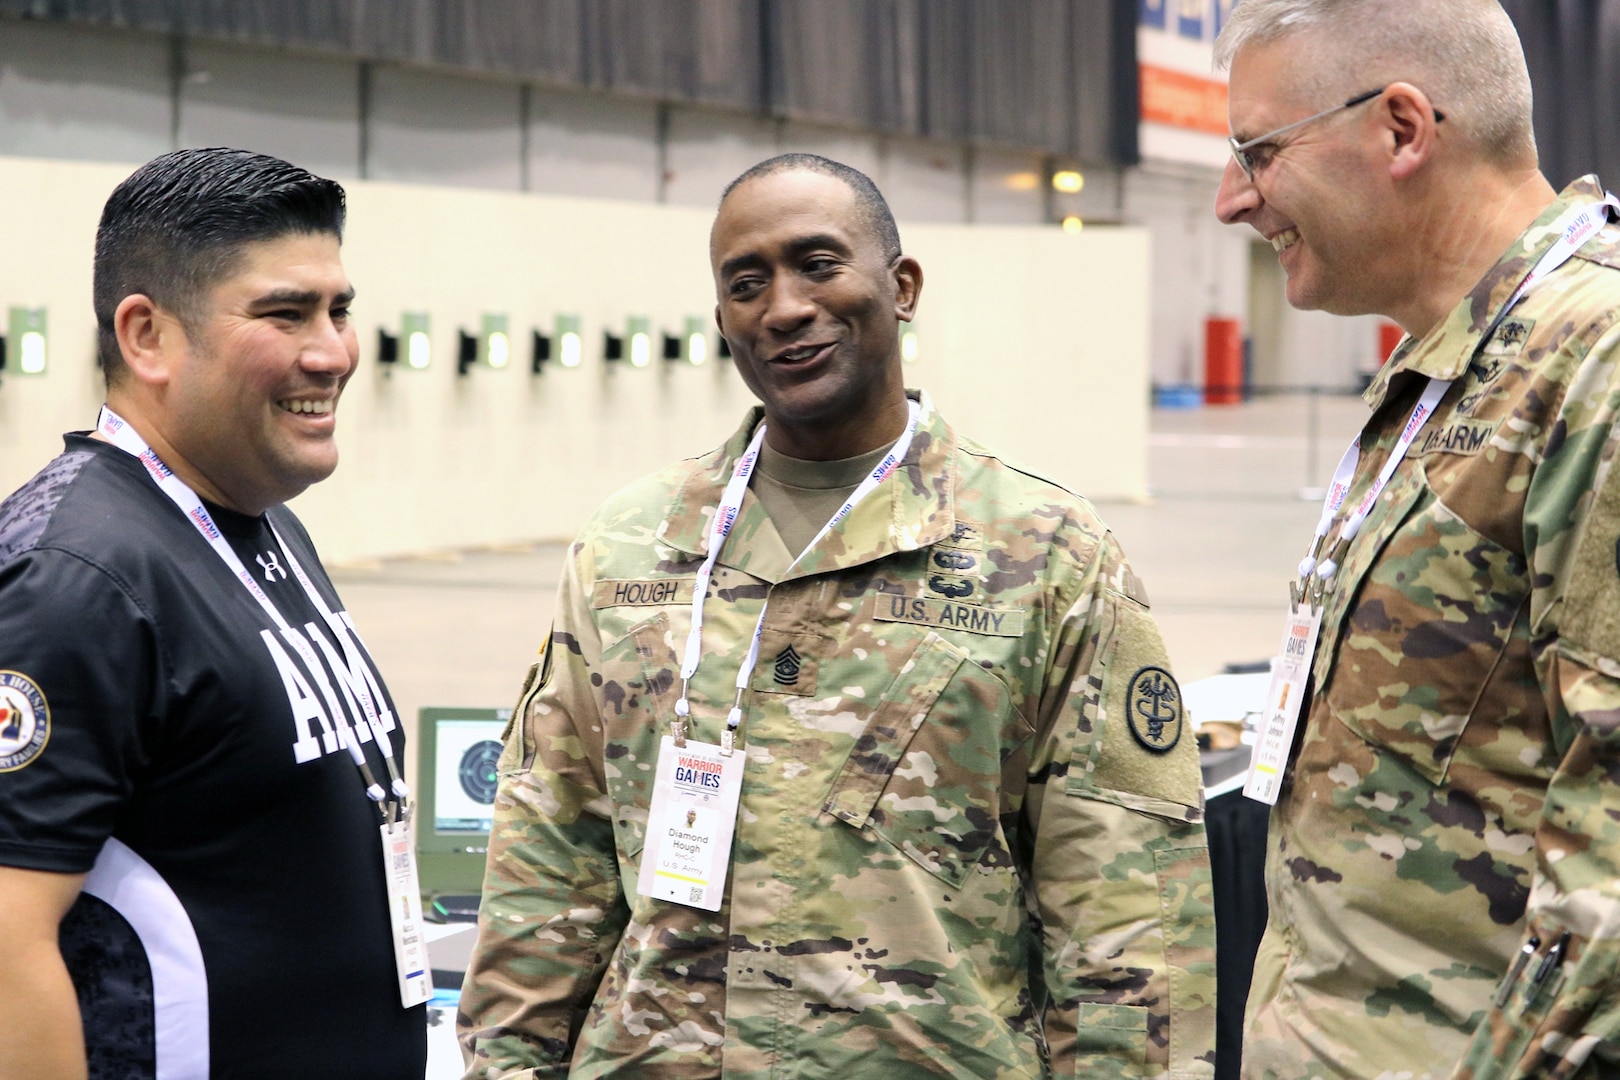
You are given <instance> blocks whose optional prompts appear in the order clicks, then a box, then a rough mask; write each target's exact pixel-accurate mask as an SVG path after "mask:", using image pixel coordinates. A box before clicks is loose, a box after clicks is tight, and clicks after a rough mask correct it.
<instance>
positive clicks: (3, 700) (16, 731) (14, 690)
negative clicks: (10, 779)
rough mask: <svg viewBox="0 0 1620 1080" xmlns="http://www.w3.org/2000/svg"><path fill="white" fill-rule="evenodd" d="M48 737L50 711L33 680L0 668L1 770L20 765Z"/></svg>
mask: <svg viewBox="0 0 1620 1080" xmlns="http://www.w3.org/2000/svg"><path fill="white" fill-rule="evenodd" d="M50 737H51V710H50V707H49V706H48V705H46V704H45V695H44V694H43V693H41V692H40V689H39V687H38V686H35V685H34V680H32V679H30V678H29V677H28V676H26V675H23V674H21V673H20V672H16V671H0V773H3V772H13V771H15V770H17V769H20V768H22V767H23V766H24V765H27V764H28V763H29V762H31V761H33V760H34V759H35V758H37V757H39V755H40V751H42V750H44V749H45V743H46V742H47V741H48V740H49V739H50Z"/></svg>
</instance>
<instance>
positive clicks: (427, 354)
mask: <svg viewBox="0 0 1620 1080" xmlns="http://www.w3.org/2000/svg"><path fill="white" fill-rule="evenodd" d="M430 325H431V320H429V318H428V313H427V312H425V311H407V312H406V313H405V314H404V316H403V317H402V318H401V319H400V326H399V336H400V337H401V338H402V339H403V340H404V343H405V366H406V367H407V368H409V369H411V370H412V371H424V370H426V369H427V366H428V364H430V363H432V362H433V342H432V340H431V339H430V338H429V337H428V327H429V326H430Z"/></svg>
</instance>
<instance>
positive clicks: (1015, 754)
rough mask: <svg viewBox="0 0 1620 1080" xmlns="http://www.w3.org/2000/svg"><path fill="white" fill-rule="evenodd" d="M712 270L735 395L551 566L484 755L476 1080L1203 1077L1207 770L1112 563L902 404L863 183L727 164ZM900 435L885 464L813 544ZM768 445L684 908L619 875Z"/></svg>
mask: <svg viewBox="0 0 1620 1080" xmlns="http://www.w3.org/2000/svg"><path fill="white" fill-rule="evenodd" d="M711 256H712V259H713V264H714V269H715V277H716V288H717V293H718V296H719V305H718V308H717V317H718V321H719V324H720V328H721V332H722V333H723V334H724V335H725V336H726V338H727V340H728V341H729V342H730V345H731V348H732V350H733V355H734V356H735V358H736V363H737V367H738V370H739V372H740V373H741V374H742V376H743V378H744V380H745V381H746V382H747V383H748V385H749V387H750V388H751V389H752V390H753V391H754V392H755V394H756V395H757V396H758V397H759V398H760V399H761V400H762V401H763V402H764V408H763V409H755V410H753V411H752V413H751V414H750V415H749V416H748V417H747V418H746V420H745V422H744V423H743V426H742V427H741V428H740V429H739V430H738V431H737V433H736V434H735V435H734V436H733V437H732V438H731V439H730V440H729V441H728V442H727V443H726V444H725V445H724V446H722V447H721V448H720V449H718V450H716V451H714V452H713V453H710V454H708V455H706V456H704V457H701V458H696V459H693V460H689V461H683V462H680V463H679V464H677V465H674V466H672V467H670V468H668V469H665V470H664V471H662V472H660V473H657V474H654V475H653V476H651V477H649V478H647V479H645V480H643V481H640V482H639V483H636V484H633V485H631V486H630V487H629V488H626V489H625V490H624V491H622V492H620V493H619V494H617V495H615V496H614V497H613V498H612V499H610V500H609V501H608V503H607V504H606V505H605V506H604V507H603V508H602V509H601V510H599V511H598V512H597V514H596V515H595V517H594V518H593V519H592V520H591V522H590V523H589V524H588V525H587V526H586V528H585V531H584V533H583V534H582V535H581V537H580V538H579V540H578V541H577V542H576V543H575V544H574V546H573V549H572V552H571V556H570V559H569V561H568V565H567V568H566V570H565V571H564V574H563V580H562V586H561V592H560V595H559V598H558V608H557V614H556V622H555V625H554V628H553V631H552V634H551V638H550V642H549V644H548V646H547V647H546V649H545V650H544V652H545V656H544V659H543V660H542V661H541V663H539V664H537V665H536V666H535V670H533V671H532V672H531V673H530V677H529V682H528V685H527V687H526V688H525V690H524V691H523V694H522V697H521V699H520V702H519V706H518V708H517V710H516V714H515V716H514V720H513V725H512V730H511V732H510V735H509V737H508V739H507V741H506V749H505V754H504V757H503V759H502V762H501V786H500V794H499V795H498V797H497V799H496V805H495V826H494V830H493V834H492V836H491V840H490V855H489V869H488V874H487V877H486V881H485V893H484V904H483V912H482V920H481V925H480V939H479V945H478V948H477V951H476V953H475V955H474V957H473V962H472V966H471V968H470V970H469V972H468V976H467V984H466V990H465V993H464V996H463V999H462V1002H463V1004H462V1016H461V1017H460V1025H459V1026H460V1032H461V1037H462V1041H463V1045H464V1048H465V1050H466V1052H467V1055H468V1062H469V1066H468V1073H467V1075H468V1076H470V1077H479V1078H484V1077H498V1076H523V1077H529V1076H533V1077H561V1076H565V1075H567V1076H572V1077H575V1078H577V1080H578V1078H595V1077H607V1076H636V1077H678V1078H683V1080H685V1078H699V1077H720V1076H725V1077H733V1078H739V1080H741V1078H764V1077H794V1078H820V1077H840V1078H850V1077H859V1076H893V1077H921V1076H946V1077H962V1078H973V1080H990V1078H997V1077H1005V1078H1013V1077H1020V1078H1022V1077H1028V1078H1035V1077H1041V1076H1044V1075H1047V1070H1048V1069H1050V1071H1051V1073H1052V1074H1054V1075H1059V1076H1075V1075H1080V1076H1087V1077H1099V1078H1108V1077H1120V1078H1123V1077H1195V1076H1210V1075H1211V1074H1212V1066H1211V1064H1210V1055H1211V1046H1212V1042H1213V1015H1214V1001H1213V993H1214V971H1213V961H1214V955H1213V952H1214V949H1213V937H1214V928H1213V923H1212V909H1211V897H1210V887H1209V879H1208V864H1207V856H1206V852H1205V846H1204V835H1203V828H1202V825H1201V819H1202V798H1201V788H1200V782H1199V772H1198V762H1197V755H1196V749H1195V745H1194V739H1193V734H1192V732H1191V731H1190V730H1187V725H1186V719H1185V715H1184V713H1183V711H1182V707H1181V703H1180V695H1179V692H1178V690H1177V688H1176V684H1175V680H1174V679H1173V678H1172V677H1171V676H1170V674H1169V672H1168V670H1167V664H1166V661H1165V657H1164V653H1163V648H1162V645H1161V643H1160V640H1159V635H1158V632H1157V630H1156V628H1155V627H1154V624H1153V621H1152V619H1151V616H1150V615H1149V613H1148V607H1147V602H1146V597H1145V595H1144V592H1143V590H1142V587H1141V584H1140V582H1139V581H1138V580H1137V579H1136V577H1135V576H1134V575H1133V574H1132V573H1131V571H1130V569H1129V568H1128V567H1127V565H1126V563H1125V560H1124V557H1123V555H1122V554H1121V552H1120V550H1119V547H1118V545H1117V544H1116V543H1115V542H1114V540H1113V538H1112V537H1111V536H1110V535H1109V533H1108V532H1107V531H1106V529H1105V527H1104V526H1103V525H1102V523H1101V522H1100V521H1099V520H1098V519H1097V517H1096V515H1095V514H1094V513H1093V511H1092V509H1091V507H1090V506H1089V505H1088V504H1087V503H1086V502H1085V500H1083V499H1081V498H1079V497H1077V496H1074V495H1072V494H1070V493H1069V492H1067V491H1065V490H1063V489H1062V488H1060V487H1058V486H1057V485H1055V484H1052V483H1050V482H1048V481H1045V480H1042V479H1040V478H1039V477H1036V476H1033V475H1031V474H1029V473H1026V472H1023V471H1021V470H1018V469H1016V468H1014V467H1013V466H1011V465H1009V464H1007V463H1005V462H1003V461H1002V460H1000V459H998V458H996V457H995V456H994V455H992V454H991V453H990V452H988V451H987V450H985V449H984V448H982V447H980V446H978V445H977V444H975V443H973V442H971V441H969V440H967V439H964V438H963V437H961V436H959V435H957V434H956V433H955V432H954V431H952V430H951V428H950V427H949V426H948V425H947V424H946V423H945V421H944V420H943V419H942V418H941V417H940V416H939V414H938V413H936V412H934V411H933V409H932V408H931V407H930V405H929V403H928V400H927V398H926V397H923V396H921V395H916V394H910V395H908V392H907V391H906V390H905V389H904V386H903V383H902V382H901V369H900V358H899V340H898V321H899V320H900V319H909V318H910V317H911V314H912V311H913V309H914V307H915V304H916V301H917V296H918V293H919V291H920V288H921V284H922V272H921V268H920V267H919V266H918V265H917V263H916V261H915V260H914V259H911V258H909V257H905V256H902V255H901V253H900V249H899V237H898V234H897V233H896V232H895V229H894V224H893V219H892V217H891V216H890V215H889V211H888V208H887V206H886V205H885V204H884V203H883V199H882V196H881V195H879V194H878V192H877V190H876V188H874V187H873V186H872V184H871V181H870V180H868V179H867V178H866V177H864V176H862V175H861V174H860V173H857V172H855V171H854V170H851V169H848V168H847V167H845V166H842V165H839V164H837V163H834V162H829V161H826V160H825V159H822V158H816V157H810V156H805V155H791V156H788V157H785V158H778V159H772V160H771V161H769V162H765V163H762V164H761V165H759V166H756V167H755V168H754V169H752V170H750V171H749V172H748V173H745V174H744V175H743V177H741V178H740V179H739V180H738V181H737V182H736V183H735V184H734V185H733V186H732V187H731V188H730V189H728V191H727V194H726V196H725V197H724V198H723V200H722V203H721V208H720V212H719V215H718V217H717V219H716V221H715V225H714V230H713V233H712V238H711ZM913 410H915V415H916V418H917V419H916V429H915V436H914V437H913V438H912V440H911V442H910V444H909V450H908V451H907V452H906V453H905V454H904V456H903V458H902V459H901V461H900V464H899V467H898V468H897V469H896V470H895V471H894V472H893V473H892V474H891V475H889V476H888V477H887V479H886V480H884V481H883V482H881V483H879V484H878V485H877V486H876V487H875V488H874V489H872V490H871V493H870V494H869V495H867V496H866V497H865V498H864V499H861V500H860V501H859V502H858V503H857V504H856V506H855V508H854V510H853V511H852V512H850V513H849V514H848V516H847V517H845V518H844V519H843V520H842V521H841V522H840V523H839V524H837V525H836V526H832V527H830V528H829V529H828V530H827V531H826V532H825V534H824V535H822V536H821V537H820V539H814V536H815V533H816V532H817V530H819V529H820V528H821V525H822V523H823V522H825V521H827V520H828V519H829V517H830V515H831V511H832V510H836V509H837V508H838V506H839V503H840V501H842V500H844V499H846V498H847V497H849V495H850V492H851V490H852V489H853V488H854V487H855V485H856V482H857V481H859V480H860V479H861V477H862V476H864V475H866V474H868V473H869V472H871V471H872V470H873V469H874V467H875V466H877V465H878V463H879V459H880V458H881V457H883V456H884V455H885V454H886V453H888V452H889V451H890V447H891V446H892V445H893V444H894V443H895V440H896V439H897V438H899V437H901V436H902V433H903V432H904V431H905V430H906V429H907V426H908V416H909V415H910V414H911V413H912V411H913ZM761 423H765V424H766V425H767V430H768V438H767V439H766V441H765V443H764V446H763V448H762V450H761V454H760V461H759V471H758V472H757V473H756V474H755V475H754V476H753V481H752V484H751V486H750V487H749V488H748V491H747V495H746V497H745V498H744V501H743V502H742V504H741V510H740V513H739V515H738V516H737V518H736V520H735V524H734V525H733V526H732V528H731V531H730V534H729V537H728V538H726V539H725V540H724V543H723V547H722V548H721V555H720V557H719V562H718V564H717V565H716V566H715V567H714V571H713V579H712V581H711V582H710V584H709V587H708V590H707V594H706V602H705V603H704V604H703V606H702V614H703V617H704V621H703V625H702V663H701V665H700V666H699V668H698V670H697V671H696V673H695V674H694V675H693V676H692V678H691V685H690V700H691V703H692V707H691V717H690V724H689V725H688V726H689V732H688V735H687V737H688V738H689V739H693V740H705V741H707V742H709V743H714V742H717V741H718V740H719V739H720V730H721V728H722V727H723V726H724V724H725V718H726V716H727V710H728V708H729V707H730V706H731V705H732V703H733V700H734V699H735V698H737V697H738V695H737V692H736V691H735V689H734V682H735V677H736V675H737V672H738V670H739V667H740V666H742V665H743V664H744V663H745V662H746V661H745V657H746V654H747V652H748V646H749V642H750V639H751V637H752V635H753V632H754V627H755V622H756V620H757V619H758V618H759V615H760V611H761V608H762V607H763V606H765V605H766V601H767V600H768V601H769V604H768V613H767V615H766V618H765V620H764V623H763V629H762V633H761V637H760V647H759V653H758V655H759V662H758V663H757V665H755V666H754V668H753V673H752V677H751V678H750V679H748V682H747V686H748V689H747V691H746V693H744V694H742V695H741V698H740V700H741V705H742V709H743V719H742V723H741V725H740V729H739V730H738V733H737V745H738V748H739V752H740V753H746V765H745V772H744V779H743V782H742V788H741V808H740V813H739V815H738V819H737V831H736V839H735V844H734V846H733V848H732V850H731V853H730V855H731V862H730V873H729V877H728V879H727V882H726V896H725V900H724V903H723V904H722V905H721V907H720V910H719V911H718V912H709V911H704V910H700V909H698V908H695V907H687V906H683V905H681V904H677V903H671V902H667V901H664V900H656V899H649V898H648V897H646V896H642V895H638V892H637V888H636V885H637V879H638V873H639V870H640V864H641V861H642V859H643V857H644V855H645V854H646V852H645V851H644V844H645V845H647V848H648V850H650V849H651V846H652V845H653V844H654V843H656V842H658V840H659V837H658V836H656V835H654V836H648V835H647V833H648V821H649V806H650V803H651V800H652V796H653V786H654V785H653V777H654V773H655V769H656V765H657V758H658V754H659V742H660V738H661V737H662V736H664V735H666V734H668V733H669V732H670V730H671V724H672V721H673V720H674V719H675V717H676V711H677V710H676V702H677V701H678V700H679V699H680V698H681V696H682V679H681V669H682V660H683V652H682V650H683V646H684V643H685V642H686V641H687V639H688V631H689V629H690V627H691V625H692V599H693V592H694V590H695V589H696V588H697V585H696V582H697V580H698V571H699V569H700V566H701V565H702V564H703V562H704V558H705V554H706V552H707V551H708V547H709V543H710V540H709V537H710V522H711V519H712V517H713V515H714V514H715V512H716V506H717V504H718V503H720V502H721V498H722V489H723V488H724V487H725V486H726V485H727V482H728V479H729V478H731V477H732V476H733V472H734V469H735V467H736V466H737V464H738V461H739V458H742V457H743V455H744V454H745V448H746V447H748V446H749V443H750V440H751V437H752V436H753V435H754V434H755V431H756V428H757V426H758V425H760V424H761ZM829 507H830V508H831V509H829ZM806 545H808V548H807V549H806ZM801 550H802V551H803V554H802V555H799V554H798V553H799V552H800V551H801ZM660 831H662V830H660Z"/></svg>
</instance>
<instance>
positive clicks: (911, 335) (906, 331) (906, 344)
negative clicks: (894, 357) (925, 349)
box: [900, 323, 918, 364]
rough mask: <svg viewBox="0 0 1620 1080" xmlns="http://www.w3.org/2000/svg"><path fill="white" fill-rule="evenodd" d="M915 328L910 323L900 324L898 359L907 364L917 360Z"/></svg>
mask: <svg viewBox="0 0 1620 1080" xmlns="http://www.w3.org/2000/svg"><path fill="white" fill-rule="evenodd" d="M917 353H918V346H917V328H916V327H915V326H913V325H912V324H911V323H901V324H900V359H901V360H903V361H904V362H905V363H908V364H915V363H916V362H917Z"/></svg>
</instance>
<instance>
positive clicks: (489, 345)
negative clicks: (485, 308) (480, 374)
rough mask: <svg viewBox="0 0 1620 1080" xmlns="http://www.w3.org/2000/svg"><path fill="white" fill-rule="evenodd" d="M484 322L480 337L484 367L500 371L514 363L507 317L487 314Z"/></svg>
mask: <svg viewBox="0 0 1620 1080" xmlns="http://www.w3.org/2000/svg"><path fill="white" fill-rule="evenodd" d="M483 322H484V324H483V326H482V327H481V329H482V331H483V333H482V334H481V335H480V337H481V338H482V339H483V340H482V344H483V349H482V350H481V351H482V354H483V355H482V359H483V361H484V366H486V367H490V368H494V369H495V370H496V371H500V370H501V369H502V368H504V367H506V366H507V365H508V364H510V363H511V362H512V340H511V338H509V337H508V336H507V332H506V325H507V320H506V316H505V315H491V314H488V313H485V315H484V320H483Z"/></svg>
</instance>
